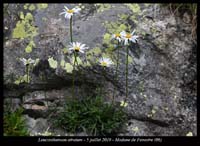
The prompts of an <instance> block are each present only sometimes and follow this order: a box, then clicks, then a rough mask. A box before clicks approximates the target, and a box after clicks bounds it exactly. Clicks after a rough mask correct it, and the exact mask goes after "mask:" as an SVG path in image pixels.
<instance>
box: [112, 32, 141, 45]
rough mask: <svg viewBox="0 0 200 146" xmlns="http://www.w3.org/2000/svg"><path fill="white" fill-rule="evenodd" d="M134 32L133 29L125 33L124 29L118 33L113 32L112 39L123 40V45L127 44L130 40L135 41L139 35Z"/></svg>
mask: <svg viewBox="0 0 200 146" xmlns="http://www.w3.org/2000/svg"><path fill="white" fill-rule="evenodd" d="M134 33H135V31H133V32H132V33H127V32H125V31H122V32H120V33H116V34H113V35H112V39H116V40H118V41H119V42H122V41H124V45H128V43H129V42H130V41H131V42H133V43H136V41H137V39H138V37H139V36H137V35H135V34H134Z"/></svg>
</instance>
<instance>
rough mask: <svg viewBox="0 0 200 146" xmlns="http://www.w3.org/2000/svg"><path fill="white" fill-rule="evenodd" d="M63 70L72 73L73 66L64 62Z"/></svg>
mask: <svg viewBox="0 0 200 146" xmlns="http://www.w3.org/2000/svg"><path fill="white" fill-rule="evenodd" d="M65 70H66V72H67V73H72V71H73V66H72V65H71V64H70V63H65Z"/></svg>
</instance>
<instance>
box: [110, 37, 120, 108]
mask: <svg viewBox="0 0 200 146" xmlns="http://www.w3.org/2000/svg"><path fill="white" fill-rule="evenodd" d="M118 67H119V41H118V44H117V65H116V71H115V73H116V77H115V78H116V82H117V81H118ZM114 99H115V87H114V92H113V99H112V105H113V103H114Z"/></svg>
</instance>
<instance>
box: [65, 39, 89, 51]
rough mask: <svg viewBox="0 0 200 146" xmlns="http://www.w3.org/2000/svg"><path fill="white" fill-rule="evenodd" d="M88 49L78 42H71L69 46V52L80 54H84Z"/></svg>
mask: <svg viewBox="0 0 200 146" xmlns="http://www.w3.org/2000/svg"><path fill="white" fill-rule="evenodd" d="M86 49H88V47H86V45H85V44H81V43H79V42H73V43H71V44H70V46H69V51H75V52H81V53H84V51H85V50H86Z"/></svg>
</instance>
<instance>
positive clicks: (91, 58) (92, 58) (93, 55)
mask: <svg viewBox="0 0 200 146" xmlns="http://www.w3.org/2000/svg"><path fill="white" fill-rule="evenodd" d="M101 53H102V51H101V49H100V48H99V47H96V48H93V49H91V50H89V51H87V52H86V55H87V59H88V60H89V61H91V62H94V61H96V58H97V56H98V55H100V54H101ZM87 66H90V64H89V63H87Z"/></svg>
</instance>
